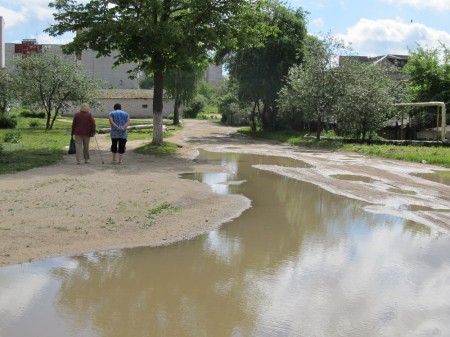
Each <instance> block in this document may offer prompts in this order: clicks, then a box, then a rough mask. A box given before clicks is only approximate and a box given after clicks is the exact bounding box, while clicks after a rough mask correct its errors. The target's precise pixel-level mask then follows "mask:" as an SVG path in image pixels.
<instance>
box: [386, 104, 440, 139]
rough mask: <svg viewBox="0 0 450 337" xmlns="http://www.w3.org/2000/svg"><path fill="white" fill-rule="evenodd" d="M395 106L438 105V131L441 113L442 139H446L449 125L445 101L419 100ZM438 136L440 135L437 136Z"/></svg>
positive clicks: (437, 129) (437, 130)
mask: <svg viewBox="0 0 450 337" xmlns="http://www.w3.org/2000/svg"><path fill="white" fill-rule="evenodd" d="M394 106H436V107H437V114H436V132H437V135H438V134H439V116H440V115H441V116H442V117H441V140H442V141H443V142H444V141H445V132H446V130H445V128H446V127H447V118H446V111H445V103H444V102H417V103H396V104H394ZM436 138H438V137H436Z"/></svg>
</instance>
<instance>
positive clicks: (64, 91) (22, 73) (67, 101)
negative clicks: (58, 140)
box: [15, 51, 100, 129]
mask: <svg viewBox="0 0 450 337" xmlns="http://www.w3.org/2000/svg"><path fill="white" fill-rule="evenodd" d="M15 65H16V67H17V77H16V81H17V88H20V91H19V93H20V97H21V99H22V102H26V103H27V104H33V105H35V106H37V107H39V108H41V109H43V110H44V111H45V113H46V118H47V119H46V129H52V128H53V124H54V123H55V120H56V117H57V116H58V115H59V114H60V113H61V112H62V111H66V110H69V109H70V108H71V107H72V105H73V104H80V103H81V102H89V103H90V105H91V107H94V106H96V104H97V102H96V100H95V99H94V95H95V93H96V92H97V90H98V89H99V88H100V86H99V82H98V81H97V80H95V79H94V78H93V77H92V76H89V75H87V74H86V72H85V71H84V70H83V68H82V66H81V65H79V64H78V63H76V62H74V60H69V59H66V58H64V57H63V56H62V55H61V54H58V53H55V52H50V51H46V52H43V53H41V54H33V55H30V56H28V57H25V58H21V59H17V60H16V61H15Z"/></svg>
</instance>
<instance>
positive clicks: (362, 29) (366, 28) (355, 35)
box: [338, 19, 450, 56]
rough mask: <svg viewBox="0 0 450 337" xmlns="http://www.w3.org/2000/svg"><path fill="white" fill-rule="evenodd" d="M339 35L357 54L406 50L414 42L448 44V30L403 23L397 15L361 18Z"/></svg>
mask: <svg viewBox="0 0 450 337" xmlns="http://www.w3.org/2000/svg"><path fill="white" fill-rule="evenodd" d="M338 37H339V38H341V39H342V40H344V41H345V42H346V43H350V44H351V46H352V48H353V50H354V51H355V52H356V53H358V54H360V55H367V56H374V55H383V54H408V51H409V50H414V49H416V47H417V44H420V45H421V46H423V47H426V48H433V47H437V46H439V43H440V42H442V43H444V44H446V45H447V46H450V34H449V33H448V32H445V31H442V30H437V29H433V28H430V27H427V26H425V25H423V24H421V23H405V22H403V21H402V20H400V19H396V20H390V19H384V20H383V19H380V20H368V19H361V20H359V21H358V23H357V24H356V25H354V26H353V27H350V28H348V29H347V32H346V34H339V35H338Z"/></svg>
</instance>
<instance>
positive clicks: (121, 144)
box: [119, 138, 127, 164]
mask: <svg viewBox="0 0 450 337" xmlns="http://www.w3.org/2000/svg"><path fill="white" fill-rule="evenodd" d="M126 143H127V140H126V138H119V164H122V162H123V154H124V153H125V144H126Z"/></svg>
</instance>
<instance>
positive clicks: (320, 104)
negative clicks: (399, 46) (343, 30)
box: [278, 35, 350, 139]
mask: <svg viewBox="0 0 450 337" xmlns="http://www.w3.org/2000/svg"><path fill="white" fill-rule="evenodd" d="M349 52H350V50H349V48H348V47H347V46H345V45H344V43H343V42H342V41H340V40H338V39H336V38H334V37H332V36H331V35H328V36H326V37H325V38H324V39H322V40H320V39H318V38H316V37H313V36H308V39H307V40H306V46H305V56H304V62H303V64H302V65H297V66H293V67H291V68H290V69H289V74H288V77H287V80H286V85H285V86H284V87H283V88H282V89H281V92H280V98H279V100H278V103H279V104H280V110H281V112H282V114H283V115H284V116H287V118H289V119H290V120H292V121H293V122H294V123H295V125H301V124H302V123H305V122H311V121H313V122H314V123H315V125H316V136H317V138H318V139H319V138H320V133H321V132H322V128H323V123H324V122H326V121H328V120H331V119H333V117H334V116H335V115H336V113H337V110H338V104H337V103H338V98H339V97H340V96H342V94H343V91H344V86H343V85H344V84H345V83H346V79H345V77H343V76H342V75H343V73H342V72H340V71H339V69H338V68H337V67H336V66H337V64H336V60H337V58H338V57H339V56H340V55H345V54H347V53H349ZM299 119H300V120H299Z"/></svg>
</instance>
